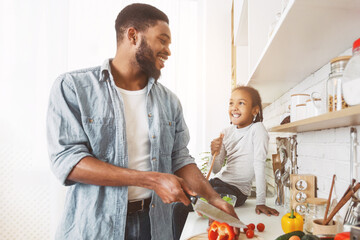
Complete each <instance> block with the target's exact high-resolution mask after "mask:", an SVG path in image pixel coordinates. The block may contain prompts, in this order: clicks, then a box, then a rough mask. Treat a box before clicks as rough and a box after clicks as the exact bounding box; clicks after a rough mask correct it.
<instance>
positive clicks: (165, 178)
mask: <svg viewBox="0 0 360 240" xmlns="http://www.w3.org/2000/svg"><path fill="white" fill-rule="evenodd" d="M153 189H154V191H155V192H156V194H157V195H158V196H159V197H160V198H161V200H162V201H163V202H164V203H172V202H182V203H184V204H185V205H189V204H190V200H189V199H188V198H187V197H186V195H185V193H184V191H186V192H187V193H188V194H190V195H193V196H195V195H196V193H195V192H194V191H192V189H191V188H190V186H189V185H188V184H187V183H186V182H185V181H184V179H182V178H180V177H177V176H175V175H173V174H169V173H158V174H157V176H156V184H155V187H154V188H153Z"/></svg>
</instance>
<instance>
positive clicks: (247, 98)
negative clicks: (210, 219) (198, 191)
mask: <svg viewBox="0 0 360 240" xmlns="http://www.w3.org/2000/svg"><path fill="white" fill-rule="evenodd" d="M229 117H230V123H231V124H232V125H231V126H229V127H227V128H225V129H224V130H223V131H222V133H221V134H220V137H219V138H216V139H214V140H213V141H212V142H211V154H212V155H214V154H217V153H218V155H217V156H216V157H215V162H214V167H213V172H214V173H215V174H216V175H215V176H214V177H213V178H212V179H211V180H210V184H211V185H212V186H213V188H214V189H215V190H216V191H217V192H218V193H227V194H232V195H235V196H236V197H237V201H236V205H235V207H238V206H241V205H243V204H244V203H245V201H246V199H247V197H248V196H250V193H251V182H252V180H253V178H254V177H255V179H256V209H255V211H256V213H257V214H260V213H264V214H266V215H268V216H270V215H276V216H277V215H279V212H278V211H277V210H276V209H273V208H270V207H267V206H266V205H265V197H266V180H265V160H266V155H267V150H268V145H269V135H268V133H267V131H266V129H265V127H264V125H263V123H262V120H263V115H262V107H261V98H260V95H259V92H258V91H257V90H256V89H254V88H252V87H249V86H238V87H236V88H234V89H233V90H232V94H231V98H230V102H229ZM225 157H227V161H226V164H225V166H223V164H224V161H225ZM222 166H223V167H222Z"/></svg>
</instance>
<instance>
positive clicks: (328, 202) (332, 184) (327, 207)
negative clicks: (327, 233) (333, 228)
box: [322, 174, 336, 225]
mask: <svg viewBox="0 0 360 240" xmlns="http://www.w3.org/2000/svg"><path fill="white" fill-rule="evenodd" d="M335 177H336V175H335V174H334V176H333V179H332V183H331V187H330V193H329V198H328V200H327V203H326V210H325V215H324V220H323V222H322V224H323V225H325V220H326V218H327V214H328V211H329V206H330V201H331V194H332V191H333V188H334V183H335Z"/></svg>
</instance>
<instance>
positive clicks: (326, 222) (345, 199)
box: [324, 182, 360, 225]
mask: <svg viewBox="0 0 360 240" xmlns="http://www.w3.org/2000/svg"><path fill="white" fill-rule="evenodd" d="M359 188H360V183H359V182H358V183H357V184H356V185H355V187H353V188H352V189H351V190H350V191H347V193H346V195H345V196H343V197H342V198H341V199H340V201H339V202H338V204H337V205H336V206H335V208H334V209H333V210H332V212H331V213H330V215H329V217H328V218H327V219H326V220H325V222H324V225H327V224H329V222H330V221H331V220H332V219H333V217H334V216H335V214H336V213H337V212H338V211H339V210H340V209H341V208H342V207H343V206H344V205H345V204H346V203H347V201H349V199H350V198H351V196H352V195H353V194H354V193H356V192H357V190H359Z"/></svg>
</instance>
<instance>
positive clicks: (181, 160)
mask: <svg viewBox="0 0 360 240" xmlns="http://www.w3.org/2000/svg"><path fill="white" fill-rule="evenodd" d="M176 100H177V101H176V102H177V110H176V118H175V119H176V128H175V140H174V145H173V151H172V154H171V158H172V162H173V164H172V166H173V167H172V171H173V172H176V171H177V170H179V169H180V168H182V167H184V166H186V165H188V164H191V163H195V161H194V158H193V157H191V155H190V154H189V149H188V148H187V145H188V143H189V141H190V134H189V129H188V127H187V125H186V123H185V120H184V116H183V111H182V107H181V104H180V101H179V100H178V99H176Z"/></svg>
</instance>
